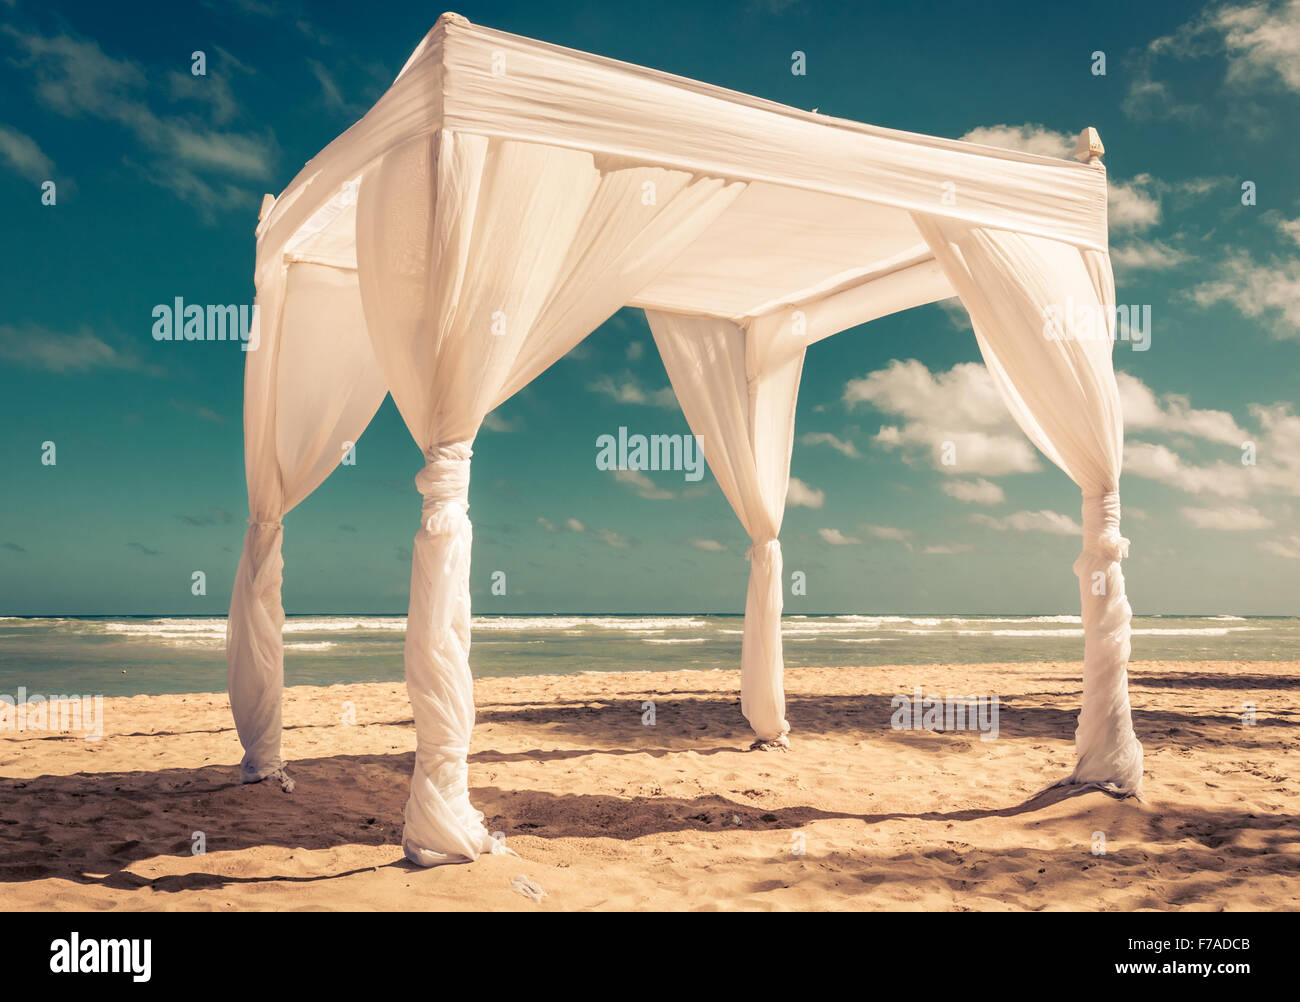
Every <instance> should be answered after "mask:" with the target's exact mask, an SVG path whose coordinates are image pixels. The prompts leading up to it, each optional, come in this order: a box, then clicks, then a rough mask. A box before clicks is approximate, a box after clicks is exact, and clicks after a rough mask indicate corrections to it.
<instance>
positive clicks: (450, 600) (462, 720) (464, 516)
mask: <svg viewBox="0 0 1300 1002" xmlns="http://www.w3.org/2000/svg"><path fill="white" fill-rule="evenodd" d="M472 455H473V452H472V451H471V449H470V443H469V442H452V443H447V444H444V445H438V446H434V447H433V448H431V449H429V450H428V451H427V452H426V453H425V466H424V469H422V470H421V471H420V472H419V474H418V475H417V476H416V478H415V486H416V487H417V488H419V491H420V493H421V494H422V495H423V496H424V503H423V506H422V509H421V524H420V531H419V532H417V533H416V534H415V547H414V554H413V559H412V561H411V605H410V612H409V615H408V617H407V621H406V651H405V654H406V692H407V695H408V696H409V697H410V699H411V708H412V711H413V713H414V717H415V740H416V746H415V770H414V773H413V774H412V777H411V793H410V797H409V798H408V799H407V802H406V829H405V831H404V833H403V836H402V849H403V851H404V852H405V853H406V857H407V858H408V859H410V860H411V861H412V862H414V863H418V864H420V865H421V866H435V865H437V864H439V863H463V862H466V861H467V860H473V859H477V858H478V856H479V855H480V854H482V853H485V852H500V851H504V845H503V844H502V843H500V842H498V841H497V840H496V839H494V838H493V837H492V835H491V834H490V833H489V832H488V830H487V828H486V827H484V825H483V814H482V812H480V811H477V810H475V809H474V807H473V806H472V805H471V804H470V802H469V769H468V766H467V764H466V757H467V756H468V755H469V741H470V733H471V731H472V730H473V728H474V683H473V678H472V676H471V675H470V669H469V626H470V608H469V568H470V548H471V543H472V541H473V531H472V529H471V527H470V521H469V515H468V511H469V471H470V457H471V456H472ZM435 847H436V848H435Z"/></svg>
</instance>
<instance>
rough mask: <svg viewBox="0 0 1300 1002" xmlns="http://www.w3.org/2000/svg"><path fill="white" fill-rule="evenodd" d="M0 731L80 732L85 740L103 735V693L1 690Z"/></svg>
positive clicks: (25, 688)
mask: <svg viewBox="0 0 1300 1002" xmlns="http://www.w3.org/2000/svg"><path fill="white" fill-rule="evenodd" d="M0 731H69V732H74V733H75V732H80V733H81V734H82V735H83V736H84V737H85V739H86V740H87V741H98V740H99V739H100V738H102V737H103V736H104V697H103V696H49V697H46V696H42V695H41V694H40V693H32V694H31V695H30V696H29V695H28V694H27V687H26V686H21V685H20V686H19V687H18V694H17V695H16V696H10V695H9V694H8V693H5V692H0Z"/></svg>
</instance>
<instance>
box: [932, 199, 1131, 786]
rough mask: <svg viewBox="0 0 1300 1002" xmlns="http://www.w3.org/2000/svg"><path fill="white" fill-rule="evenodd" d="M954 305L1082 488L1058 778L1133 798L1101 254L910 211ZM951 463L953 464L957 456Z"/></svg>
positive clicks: (1106, 276)
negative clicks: (1069, 703) (1068, 691)
mask: <svg viewBox="0 0 1300 1002" xmlns="http://www.w3.org/2000/svg"><path fill="white" fill-rule="evenodd" d="M914 218H915V220H916V223H917V226H918V227H919V228H920V230H921V233H922V235H923V236H924V237H925V239H926V241H927V243H929V245H930V247H931V249H932V250H933V251H934V254H935V257H936V258H937V259H938V261H939V263H940V265H941V266H942V267H943V269H944V272H945V273H946V275H947V276H948V279H949V280H950V281H951V282H952V285H953V288H955V289H956V290H957V294H958V295H959V296H960V298H961V301H962V304H963V305H964V306H965V307H966V309H967V310H968V311H969V313H970V316H971V322H972V326H973V327H974V329H975V337H976V339H977V340H978V342H979V347H980V351H981V353H982V354H983V356H984V362H985V364H986V365H987V367H988V370H989V373H990V374H991V375H992V377H993V381H994V383H995V384H996V386H997V387H998V390H999V392H1000V393H1001V395H1002V398H1003V399H1004V400H1005V401H1006V403H1007V406H1008V407H1009V408H1010V409H1011V413H1012V415H1013V416H1014V417H1015V419H1016V422H1017V423H1018V424H1019V425H1020V427H1021V428H1022V429H1024V432H1025V434H1026V435H1028V436H1029V438H1030V440H1031V441H1032V442H1033V443H1034V444H1035V445H1036V446H1037V447H1038V448H1039V449H1041V450H1042V452H1043V454H1044V455H1046V456H1047V457H1048V458H1049V459H1050V460H1051V461H1052V462H1053V463H1055V464H1056V465H1057V466H1059V467H1060V468H1061V469H1062V470H1064V471H1065V472H1066V473H1067V474H1068V475H1069V476H1070V478H1071V479H1072V480H1074V482H1075V483H1076V484H1078V485H1079V487H1080V489H1081V490H1082V492H1083V552H1082V553H1081V554H1080V556H1079V559H1078V560H1077V561H1076V562H1075V565H1074V571H1075V574H1076V575H1077V576H1078V578H1079V594H1080V601H1081V616H1082V619H1083V627H1084V669H1083V708H1082V710H1081V712H1080V714H1079V723H1078V727H1077V729H1076V730H1075V751H1076V755H1077V763H1076V766H1075V770H1074V772H1073V774H1072V775H1071V776H1070V777H1069V778H1068V779H1067V780H1066V782H1075V783H1095V784H1097V785H1100V786H1103V787H1105V788H1107V789H1110V790H1113V791H1115V792H1118V793H1125V794H1137V795H1140V794H1141V790H1142V745H1141V744H1140V743H1139V742H1138V739H1137V736H1136V735H1135V734H1134V732H1133V719H1132V710H1131V708H1130V706H1129V697H1128V658H1129V649H1130V635H1131V628H1130V623H1131V620H1132V610H1131V608H1130V607H1129V603H1128V598H1127V596H1126V595H1125V592H1124V574H1123V571H1122V570H1121V568H1120V560H1121V559H1122V558H1123V557H1125V556H1127V555H1128V540H1127V539H1124V538H1123V536H1121V535H1120V531H1119V519H1120V502H1119V477H1120V468H1121V464H1122V461H1123V440H1124V422H1123V415H1122V413H1121V410H1120V400H1119V391H1118V388H1117V386H1116V383H1115V373H1114V369H1113V366H1112V361H1111V352H1112V348H1113V338H1114V313H1113V307H1114V302H1115V292H1114V279H1113V277H1112V273H1111V267H1110V259H1109V256H1108V255H1106V254H1103V253H1099V252H1097V251H1090V250H1080V249H1078V248H1076V247H1072V246H1070V245H1068V244H1064V243H1060V242H1057V241H1054V240H1048V239H1045V238H1042V237H1033V236H1025V235H1023V234H1018V233H1013V232H1010V231H1007V230H990V229H984V228H980V227H976V226H971V225H969V224H966V223H962V222H958V221H954V220H944V219H940V218H937V217H933V216H922V215H916V216H915V217H914ZM958 458H959V461H960V457H958Z"/></svg>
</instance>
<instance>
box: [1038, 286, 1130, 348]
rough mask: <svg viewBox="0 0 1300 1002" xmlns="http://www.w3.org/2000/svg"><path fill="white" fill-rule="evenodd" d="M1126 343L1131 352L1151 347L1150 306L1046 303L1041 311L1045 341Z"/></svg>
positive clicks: (1073, 302)
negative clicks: (1111, 341)
mask: <svg viewBox="0 0 1300 1002" xmlns="http://www.w3.org/2000/svg"><path fill="white" fill-rule="evenodd" d="M1112 331H1114V338H1115V340H1117V341H1130V342H1132V344H1133V350H1134V351H1146V350H1147V349H1149V348H1150V347H1151V304H1150V303H1147V304H1145V305H1142V306H1140V307H1139V306H1136V305H1134V306H1126V305H1124V304H1119V305H1114V304H1111V305H1104V304H1097V303H1087V302H1085V303H1079V302H1075V300H1074V297H1073V296H1067V297H1066V299H1065V304H1064V305H1063V306H1062V305H1058V304H1056V303H1050V304H1048V305H1047V306H1046V307H1044V308H1043V337H1044V338H1046V339H1047V340H1048V341H1110V340H1111V332H1112Z"/></svg>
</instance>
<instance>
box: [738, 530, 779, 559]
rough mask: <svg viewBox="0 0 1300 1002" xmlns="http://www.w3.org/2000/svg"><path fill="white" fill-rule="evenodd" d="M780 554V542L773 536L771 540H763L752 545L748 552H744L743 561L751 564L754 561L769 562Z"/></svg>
mask: <svg viewBox="0 0 1300 1002" xmlns="http://www.w3.org/2000/svg"><path fill="white" fill-rule="evenodd" d="M780 552H781V541H780V540H779V539H777V538H776V537H775V536H773V537H772V538H771V539H764V540H761V541H758V542H755V543H752V544H751V545H750V547H749V549H748V550H746V551H745V559H746V560H748V561H750V562H753V561H754V560H755V559H767V560H771V559H772V557H773V556H774V555H776V554H779V553H780Z"/></svg>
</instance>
